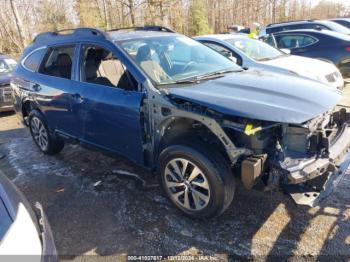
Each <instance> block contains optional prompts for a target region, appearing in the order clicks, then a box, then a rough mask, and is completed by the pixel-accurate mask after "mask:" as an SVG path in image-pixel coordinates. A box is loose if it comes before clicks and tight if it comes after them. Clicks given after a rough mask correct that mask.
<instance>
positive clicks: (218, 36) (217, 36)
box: [194, 34, 248, 40]
mask: <svg viewBox="0 0 350 262" xmlns="http://www.w3.org/2000/svg"><path fill="white" fill-rule="evenodd" d="M247 37H248V36H247V35H246V34H212V35H201V36H196V37H194V39H198V40H199V39H219V40H227V39H232V38H247Z"/></svg>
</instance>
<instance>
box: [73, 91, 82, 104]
mask: <svg viewBox="0 0 350 262" xmlns="http://www.w3.org/2000/svg"><path fill="white" fill-rule="evenodd" d="M72 97H73V99H74V100H75V102H76V103H82V102H83V101H84V98H83V97H82V96H81V95H80V94H78V93H75V94H72Z"/></svg>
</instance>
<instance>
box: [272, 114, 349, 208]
mask: <svg viewBox="0 0 350 262" xmlns="http://www.w3.org/2000/svg"><path fill="white" fill-rule="evenodd" d="M283 141H284V147H285V151H284V152H283V156H282V158H281V159H280V160H279V162H278V164H279V165H278V168H279V169H280V170H282V171H283V173H284V174H285V177H284V179H285V181H284V184H283V188H284V189H285V190H286V192H288V193H290V195H291V196H292V198H293V199H294V201H295V202H296V203H298V204H304V205H310V206H313V205H315V204H316V203H317V202H318V201H319V200H320V199H322V198H324V197H325V196H326V195H328V194H329V193H330V191H331V187H332V186H334V185H335V184H336V183H337V181H339V180H340V178H341V177H342V176H343V175H344V174H345V171H346V169H347V167H348V165H349V162H350V157H349V156H350V155H349V154H348V152H349V147H350V113H347V112H346V110H345V109H344V108H343V109H341V110H339V111H335V112H332V113H327V114H324V115H322V116H320V117H318V118H315V119H313V120H311V121H309V122H308V123H306V124H305V125H304V126H303V127H293V126H288V127H286V128H285V130H284V139H283Z"/></svg>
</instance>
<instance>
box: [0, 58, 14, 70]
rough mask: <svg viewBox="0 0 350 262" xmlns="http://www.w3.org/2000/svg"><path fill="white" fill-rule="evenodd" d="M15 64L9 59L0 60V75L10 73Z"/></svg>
mask: <svg viewBox="0 0 350 262" xmlns="http://www.w3.org/2000/svg"><path fill="white" fill-rule="evenodd" d="M16 65H17V62H16V61H15V60H13V59H11V58H5V59H0V73H11V72H12V71H13V69H15V67H16Z"/></svg>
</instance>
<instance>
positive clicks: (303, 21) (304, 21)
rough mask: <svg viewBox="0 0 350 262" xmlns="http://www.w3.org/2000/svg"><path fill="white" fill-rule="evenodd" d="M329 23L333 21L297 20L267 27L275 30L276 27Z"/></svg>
mask: <svg viewBox="0 0 350 262" xmlns="http://www.w3.org/2000/svg"><path fill="white" fill-rule="evenodd" d="M329 22H331V21H328V20H295V21H289V22H282V23H276V24H269V25H267V26H266V27H267V28H274V27H280V26H284V25H298V24H305V23H318V24H327V23H329Z"/></svg>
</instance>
